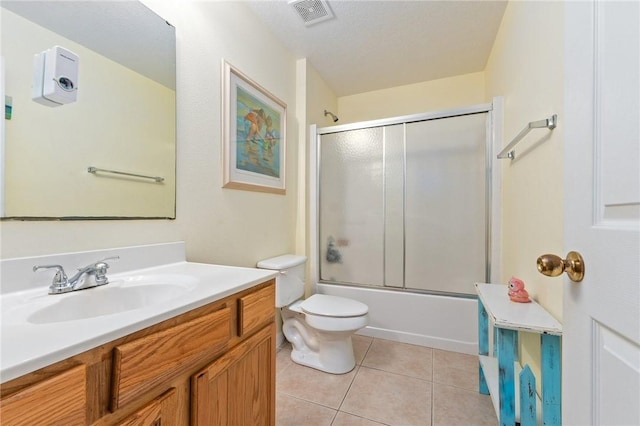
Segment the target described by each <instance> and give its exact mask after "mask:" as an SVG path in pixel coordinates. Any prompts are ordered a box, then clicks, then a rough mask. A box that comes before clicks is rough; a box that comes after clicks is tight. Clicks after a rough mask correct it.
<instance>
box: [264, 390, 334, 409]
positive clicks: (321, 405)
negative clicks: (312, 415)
mask: <svg viewBox="0 0 640 426" xmlns="http://www.w3.org/2000/svg"><path fill="white" fill-rule="evenodd" d="M278 393H280V394H282V395H286V396H288V397H290V398H293V399H297V400H298V401H302V402H306V403H309V404H313V405H317V406H318V407H322V408H328V409H329V410H333V411H335V412H336V413H337V412H338V409H337V408H333V407H329V406H328V405H324V404H320V403H319V402H315V401H309V400H308V399H304V398H301V397H299V396H296V395H291V394H290V393H287V392H283V391H278V392H276V394H278ZM277 397H278V396H277V395H276V398H277Z"/></svg>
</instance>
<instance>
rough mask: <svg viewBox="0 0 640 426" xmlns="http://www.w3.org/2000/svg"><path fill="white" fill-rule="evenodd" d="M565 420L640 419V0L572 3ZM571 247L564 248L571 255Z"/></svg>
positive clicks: (568, 86) (568, 72)
mask: <svg viewBox="0 0 640 426" xmlns="http://www.w3.org/2000/svg"><path fill="white" fill-rule="evenodd" d="M565 25H566V27H565V31H566V32H565V36H566V38H565V114H564V120H563V125H564V131H565V152H564V156H565V197H566V198H565V200H566V201H565V249H566V251H570V250H575V251H577V252H580V253H581V254H582V256H583V258H584V261H585V265H586V271H585V272H586V273H585V278H584V280H583V281H582V282H581V283H574V282H571V281H570V280H569V279H568V278H567V277H566V276H565V277H564V313H563V318H564V327H563V328H564V332H563V377H562V380H563V383H562V384H563V387H562V390H563V408H562V411H563V421H564V424H565V425H588V424H601V425H640V248H639V247H640V124H639V122H640V83H639V81H640V2H638V1H637V0H633V1H626V2H611V1H601V2H567V3H566V9H565ZM563 254H566V253H563Z"/></svg>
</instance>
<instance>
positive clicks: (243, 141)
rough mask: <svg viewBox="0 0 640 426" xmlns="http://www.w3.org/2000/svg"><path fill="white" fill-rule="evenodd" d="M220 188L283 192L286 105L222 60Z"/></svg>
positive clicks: (284, 191)
mask: <svg viewBox="0 0 640 426" xmlns="http://www.w3.org/2000/svg"><path fill="white" fill-rule="evenodd" d="M222 66H223V73H222V75H223V105H222V123H223V125H222V127H223V135H222V144H223V149H222V151H223V155H222V161H223V170H224V183H223V187H224V188H233V189H243V190H247V191H260V192H272V193H276V194H285V193H286V190H285V150H286V127H287V126H286V125H287V121H286V117H287V105H286V104H285V103H284V102H282V101H281V100H280V99H278V98H276V97H275V96H274V95H273V94H271V93H269V92H268V91H267V90H266V89H264V88H263V87H262V86H260V85H259V84H258V83H256V82H255V81H253V80H251V79H250V78H249V77H247V76H246V75H244V74H243V73H242V72H240V71H239V70H238V69H236V68H235V67H233V66H232V65H231V64H229V63H228V62H226V61H224V60H223V63H222Z"/></svg>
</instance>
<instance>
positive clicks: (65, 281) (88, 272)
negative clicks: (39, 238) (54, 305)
mask: <svg viewBox="0 0 640 426" xmlns="http://www.w3.org/2000/svg"><path fill="white" fill-rule="evenodd" d="M115 259H120V256H113V257H107V258H106V259H102V260H99V261H97V262H93V263H91V264H89V265H87V266H85V267H84V268H80V269H78V272H76V274H75V275H74V276H73V277H71V278H68V277H67V274H65V272H64V268H63V267H62V266H61V265H39V266H34V267H33V271H34V272H35V271H37V270H38V269H55V270H56V274H55V275H54V276H53V281H52V282H51V285H50V286H49V294H60V293H68V292H70V291H76V290H82V289H85V288H91V287H97V286H100V285H105V284H109V279H108V278H107V269H109V264H108V263H106V261H107V260H115Z"/></svg>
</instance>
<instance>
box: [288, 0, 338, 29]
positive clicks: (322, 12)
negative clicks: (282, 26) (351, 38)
mask: <svg viewBox="0 0 640 426" xmlns="http://www.w3.org/2000/svg"><path fill="white" fill-rule="evenodd" d="M289 4H290V5H291V6H293V8H294V9H295V10H296V12H298V15H300V17H301V18H302V20H303V21H304V24H305V25H306V26H307V27H308V26H310V25H313V24H317V23H318V22H322V21H326V20H327V19H331V18H333V13H332V12H331V9H330V8H329V5H328V4H327V2H326V0H290V1H289Z"/></svg>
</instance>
